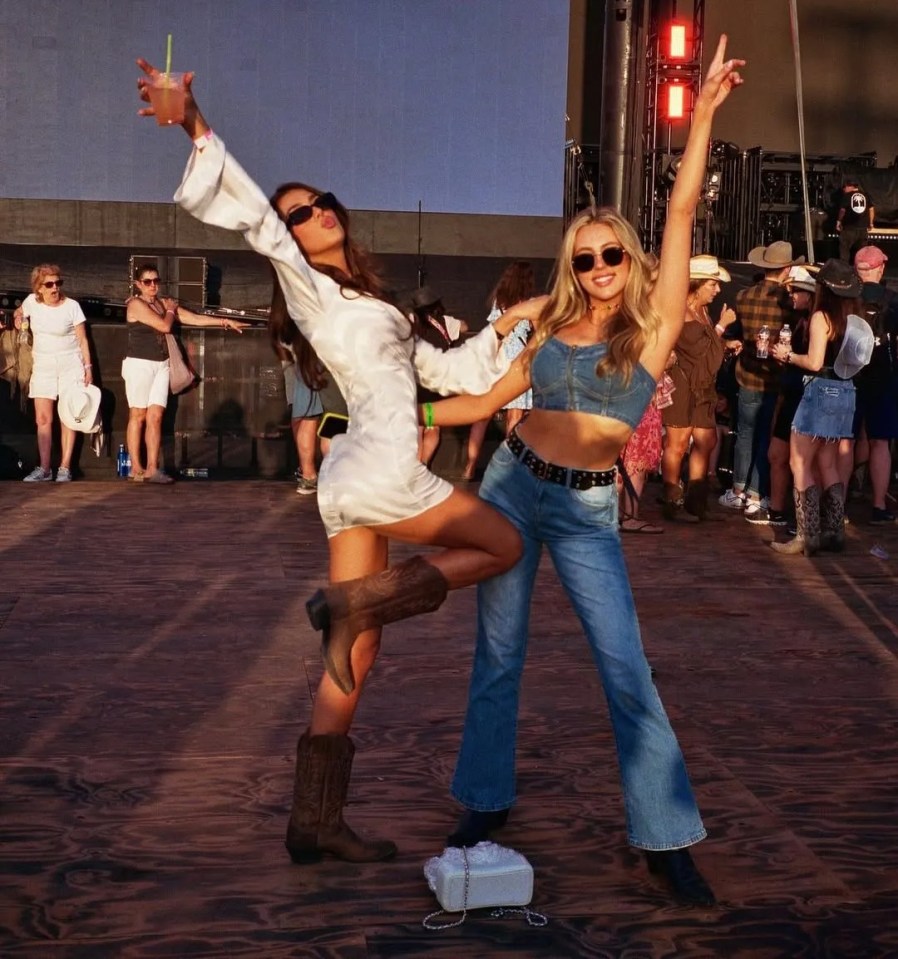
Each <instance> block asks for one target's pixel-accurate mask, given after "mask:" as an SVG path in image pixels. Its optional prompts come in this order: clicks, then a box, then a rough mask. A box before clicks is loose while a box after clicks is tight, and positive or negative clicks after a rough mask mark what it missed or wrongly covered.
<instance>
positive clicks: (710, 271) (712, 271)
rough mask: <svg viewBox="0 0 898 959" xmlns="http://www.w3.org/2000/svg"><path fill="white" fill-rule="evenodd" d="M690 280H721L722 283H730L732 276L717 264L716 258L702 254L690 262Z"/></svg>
mask: <svg viewBox="0 0 898 959" xmlns="http://www.w3.org/2000/svg"><path fill="white" fill-rule="evenodd" d="M689 279H690V280H720V282H721V283H729V282H730V274H729V273H728V272H727V271H726V270H725V269H724V268H723V267H722V266H721V265H720V264H719V263H718V262H717V257H716V256H710V255H709V254H707V253H702V254H701V255H700V256H694V257H692V258H691V259H690V260H689Z"/></svg>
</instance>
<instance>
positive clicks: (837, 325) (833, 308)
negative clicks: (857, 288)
mask: <svg viewBox="0 0 898 959" xmlns="http://www.w3.org/2000/svg"><path fill="white" fill-rule="evenodd" d="M818 311H819V312H820V313H822V314H823V315H824V316H825V317H826V322H827V323H828V324H829V339H830V340H841V339H842V337H843V336H844V335H845V330H846V329H847V328H848V315H849V314H850V313H855V314H858V315H861V301H860V300H859V299H857V298H856V297H850V296H837V295H836V294H835V293H833V291H832V290H831V289H829V287H827V286H826V285H825V284H823V283H818V284H817V294H816V296H815V297H814V309H813V310H812V311H811V312H812V313H816V312H818Z"/></svg>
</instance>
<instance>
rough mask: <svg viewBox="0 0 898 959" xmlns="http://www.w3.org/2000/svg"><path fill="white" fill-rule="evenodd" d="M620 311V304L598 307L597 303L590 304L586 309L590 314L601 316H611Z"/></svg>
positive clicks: (606, 304)
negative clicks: (610, 314)
mask: <svg viewBox="0 0 898 959" xmlns="http://www.w3.org/2000/svg"><path fill="white" fill-rule="evenodd" d="M619 309H620V303H601V304H599V305H598V306H597V305H596V304H595V303H590V304H589V306H588V307H587V308H586V310H587V312H588V313H599V314H605V315H607V314H609V313H614V312H615V311H616V310H619Z"/></svg>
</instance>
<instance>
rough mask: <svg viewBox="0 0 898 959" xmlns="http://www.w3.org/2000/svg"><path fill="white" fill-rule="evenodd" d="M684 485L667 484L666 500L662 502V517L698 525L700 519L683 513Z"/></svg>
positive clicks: (665, 490)
mask: <svg viewBox="0 0 898 959" xmlns="http://www.w3.org/2000/svg"><path fill="white" fill-rule="evenodd" d="M683 503H684V500H683V484H682V483H665V484H664V498H663V500H662V501H661V515H662V516H663V517H664V518H665V519H668V520H671V521H672V522H673V521H676V520H681V521H682V522H686V523H697V522H698V517H697V516H693V515H692V514H690V513H684V512H683Z"/></svg>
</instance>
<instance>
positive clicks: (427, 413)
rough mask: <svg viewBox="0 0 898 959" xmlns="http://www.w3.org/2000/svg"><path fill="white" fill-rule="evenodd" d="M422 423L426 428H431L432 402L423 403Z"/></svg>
mask: <svg viewBox="0 0 898 959" xmlns="http://www.w3.org/2000/svg"><path fill="white" fill-rule="evenodd" d="M424 425H425V426H426V427H427V429H432V428H433V403H425V404H424Z"/></svg>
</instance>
